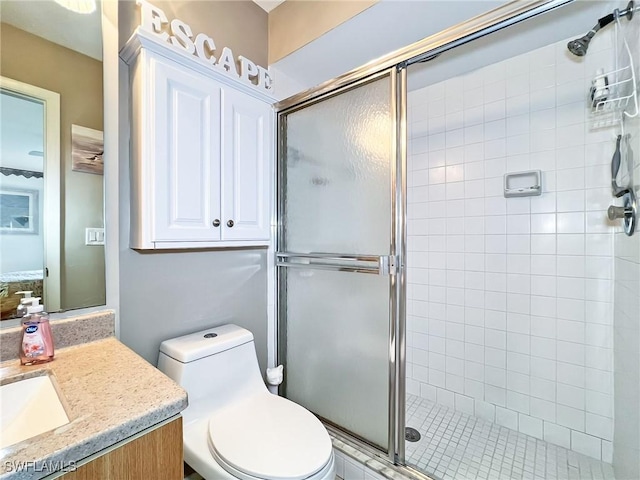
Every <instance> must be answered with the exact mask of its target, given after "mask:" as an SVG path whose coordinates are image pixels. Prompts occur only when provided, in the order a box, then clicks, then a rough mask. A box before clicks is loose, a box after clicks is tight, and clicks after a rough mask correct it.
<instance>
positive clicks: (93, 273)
mask: <svg viewBox="0 0 640 480" xmlns="http://www.w3.org/2000/svg"><path fill="white" fill-rule="evenodd" d="M0 19H1V20H2V25H1V26H0V27H1V28H0V74H1V75H2V77H1V78H0V81H1V83H0V307H1V312H2V316H1V318H2V320H6V319H10V318H15V317H16V307H17V306H18V304H19V299H20V295H17V294H16V292H18V291H24V290H30V291H33V296H39V297H42V298H43V302H44V305H45V310H47V311H48V312H56V311H65V310H71V309H77V308H84V307H91V306H97V305H104V304H105V303H106V301H105V273H104V270H105V262H104V201H103V191H104V190H103V175H102V137H101V136H102V130H103V88H102V81H103V80H102V78H103V75H102V32H101V5H100V3H98V4H97V8H96V9H95V11H94V12H93V13H90V14H79V13H75V12H72V11H70V10H68V9H66V8H65V7H63V6H62V5H60V4H58V3H57V2H55V1H54V0H38V1H35V0H32V1H28V2H26V1H24V0H2V1H0ZM7 323H11V324H12V325H13V324H15V322H1V324H3V325H6V324H7Z"/></svg>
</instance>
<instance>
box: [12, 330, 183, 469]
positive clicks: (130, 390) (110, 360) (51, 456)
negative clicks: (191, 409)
mask: <svg viewBox="0 0 640 480" xmlns="http://www.w3.org/2000/svg"><path fill="white" fill-rule="evenodd" d="M43 371H47V373H49V374H50V375H52V376H53V377H54V378H55V380H56V382H57V384H58V387H59V391H60V394H61V397H63V399H64V402H65V408H66V410H67V415H68V416H69V419H70V423H68V424H67V425H63V426H62V427H59V428H57V429H55V430H52V431H49V432H45V433H43V434H41V435H38V436H36V437H33V438H30V439H28V440H25V441H23V442H20V443H17V444H14V445H11V446H9V447H6V448H5V449H3V450H1V451H0V478H2V479H9V478H20V479H36V478H42V477H45V476H47V475H49V474H51V473H52V471H51V470H47V465H54V466H55V465H59V466H62V465H68V464H69V463H73V462H79V461H80V460H81V459H83V458H85V457H88V456H90V455H93V454H94V453H96V452H99V451H100V450H102V449H104V448H107V447H109V446H111V445H114V444H115V443H117V442H120V441H121V440H124V439H126V438H128V437H131V436H132V435H135V434H136V433H138V432H141V431H142V430H144V429H146V428H149V427H151V426H153V425H155V424H157V423H159V422H162V421H163V420H166V419H168V418H170V417H172V416H174V415H176V414H178V413H179V412H181V411H182V410H184V409H185V408H186V407H187V393H186V392H185V391H184V390H183V389H182V388H181V387H180V386H178V385H177V384H176V383H175V382H174V381H173V380H171V379H169V378H168V377H166V376H165V375H164V374H163V373H161V372H160V371H159V370H157V369H156V368H154V367H153V366H151V365H150V364H149V363H147V362H146V361H145V360H144V359H142V358H141V357H139V356H138V355H136V354H135V353H134V352H133V351H131V350H130V349H129V348H127V347H126V346H125V345H123V344H122V343H120V342H119V341H118V340H116V339H115V338H113V337H111V338H106V339H103V340H98V341H94V342H91V343H85V344H82V345H77V346H72V347H68V348H63V349H60V350H57V351H56V357H55V359H54V360H53V361H52V362H49V363H45V364H40V365H34V366H29V367H26V366H21V365H20V361H19V360H10V361H6V362H4V363H0V381H3V383H5V381H6V379H11V380H13V379H20V378H29V377H32V376H37V375H38V374H42V372H43ZM41 407H42V408H45V409H46V408H47V406H46V405H42V406H41ZM29 462H31V463H29ZM34 462H35V463H34ZM17 465H29V466H30V468H29V469H28V471H21V472H16V471H15V468H16V466H17Z"/></svg>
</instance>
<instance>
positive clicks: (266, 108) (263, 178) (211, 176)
mask: <svg viewBox="0 0 640 480" xmlns="http://www.w3.org/2000/svg"><path fill="white" fill-rule="evenodd" d="M135 40H136V36H134V37H132V40H130V41H129V44H127V47H125V49H124V50H123V52H122V54H121V56H122V57H123V59H124V60H125V61H126V62H127V63H129V66H130V70H129V71H130V80H131V82H130V86H131V98H132V119H131V122H132V123H131V127H132V128H131V177H130V178H131V238H130V246H131V248H135V249H143V250H144V249H162V248H172V249H174V248H211V247H240V246H261V245H268V244H269V239H270V220H271V208H272V203H271V197H272V192H271V178H272V172H273V145H274V141H273V138H274V127H273V125H274V111H273V108H272V106H271V102H270V101H269V100H270V99H269V97H267V96H266V95H263V94H262V93H260V92H255V93H254V92H252V91H251V87H250V86H245V85H240V84H238V85H235V84H236V83H238V82H236V81H234V80H233V79H230V78H227V76H226V75H225V74H224V73H222V72H218V71H216V70H215V69H212V68H211V67H210V66H206V65H202V64H201V63H202V62H201V61H200V60H198V59H197V58H192V57H189V56H186V55H184V54H181V53H180V52H176V51H174V50H173V49H172V48H171V47H170V46H167V45H162V44H160V45H157V44H156V42H152V41H149V42H151V43H149V44H147V42H144V41H143V42H139V41H138V42H137V44H136V45H135V46H134V47H132V46H131V45H130V44H131V43H132V42H134V41H135Z"/></svg>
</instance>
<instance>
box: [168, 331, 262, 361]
mask: <svg viewBox="0 0 640 480" xmlns="http://www.w3.org/2000/svg"><path fill="white" fill-rule="evenodd" d="M251 341H253V334H252V333H251V332H250V331H249V330H246V329H244V328H242V327H238V326H237V325H231V324H230V325H220V326H219V327H213V328H208V329H207V330H202V331H200V332H196V333H190V334H189V335H184V336H182V337H177V338H172V339H170V340H165V341H164V342H162V343H161V344H160V352H161V353H164V354H165V355H168V356H169V357H171V358H173V359H175V360H177V361H179V362H182V363H189V362H193V361H194V360H198V359H200V358H203V357H208V356H209V355H214V354H216V353H220V352H224V351H225V350H229V349H230V348H233V347H237V346H238V345H242V344H244V343H248V342H251Z"/></svg>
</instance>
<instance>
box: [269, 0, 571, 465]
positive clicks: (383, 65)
mask: <svg viewBox="0 0 640 480" xmlns="http://www.w3.org/2000/svg"><path fill="white" fill-rule="evenodd" d="M574 1H575V0H530V1H527V2H523V1H520V0H512V1H510V2H508V3H506V4H504V5H501V6H499V7H497V8H495V9H493V10H490V11H488V12H486V13H484V14H481V15H478V16H477V17H474V18H471V19H469V20H467V21H464V22H461V23H459V24H457V25H454V26H453V27H451V28H448V29H445V30H442V31H441V32H439V33H436V34H435V35H432V36H430V37H427V38H425V39H423V40H420V41H418V42H416V43H414V44H411V45H408V46H406V47H403V48H400V49H398V50H396V51H394V52H391V53H389V54H387V55H385V56H382V57H380V58H378V59H376V60H373V61H371V62H369V63H367V64H365V65H363V66H362V67H359V68H356V69H354V70H352V71H350V72H347V73H345V74H343V75H341V76H339V77H337V78H334V79H331V80H328V81H326V82H324V83H322V84H320V85H318V86H316V87H313V88H311V89H309V90H306V91H302V92H300V93H298V94H296V95H293V96H291V97H289V98H286V99H284V100H281V101H280V102H277V103H276V104H275V108H276V111H277V125H278V128H277V155H276V179H275V182H276V192H281V188H282V186H283V185H284V182H283V180H284V178H282V168H281V159H282V157H283V152H284V150H283V147H284V142H285V140H286V138H285V137H284V133H283V132H284V130H285V129H286V120H285V117H283V114H286V113H290V112H292V111H295V110H296V109H299V108H303V107H304V106H307V105H309V104H311V103H314V102H315V101H317V100H319V99H326V98H329V97H331V96H333V95H338V94H340V93H342V92H343V91H345V89H349V88H352V87H354V86H357V85H359V84H361V83H362V82H366V81H369V80H371V79H373V78H376V76H379V75H381V74H384V73H385V72H388V71H389V69H391V70H394V69H395V71H396V75H395V77H394V76H392V79H394V80H393V81H395V82H396V87H395V90H396V97H395V100H394V101H395V108H396V116H395V132H396V135H395V138H394V139H393V141H394V145H395V155H396V178H395V182H394V183H395V187H394V188H395V193H396V194H395V197H394V198H395V206H394V212H393V216H392V219H393V222H394V224H395V226H394V236H395V239H396V245H395V247H394V249H393V252H394V254H395V255H396V260H397V262H396V263H397V268H398V274H397V275H396V278H395V288H392V289H391V292H390V293H391V295H392V296H393V295H395V299H394V304H395V313H394V316H395V319H394V320H392V321H391V322H390V327H391V328H390V339H389V340H390V341H389V362H390V383H393V385H394V388H393V389H392V391H391V392H390V395H392V396H393V398H392V397H391V396H390V399H389V400H390V401H389V407H390V408H389V410H390V412H389V422H390V426H393V427H394V428H393V429H391V428H390V430H389V435H390V442H389V452H388V454H389V455H388V457H389V458H388V460H389V461H390V462H391V463H393V464H399V465H406V463H405V438H404V424H405V384H406V375H405V373H406V368H405V367H406V265H405V261H406V197H407V186H406V162H407V146H406V144H407V72H406V69H407V67H408V66H409V65H412V64H414V63H419V62H423V61H428V60H429V59H431V58H435V57H436V56H438V55H440V54H441V53H443V52H446V51H448V50H451V49H454V48H456V47H458V46H461V45H464V44H467V43H470V42H472V41H474V40H477V39H479V38H482V37H484V36H486V35H490V34H491V33H494V32H497V31H499V30H502V29H504V28H507V27H509V26H512V25H515V24H517V23H520V22H522V21H525V20H528V19H530V18H533V17H536V16H538V15H542V14H545V13H548V12H550V11H553V10H555V9H558V8H561V7H563V6H565V5H567V4H570V3H573V2H574ZM283 202H284V198H283V196H282V195H280V196H279V197H278V198H277V199H276V207H277V208H276V211H277V213H276V225H275V229H274V231H275V239H274V245H275V246H276V252H278V251H280V250H279V249H280V247H281V246H282V245H281V244H280V241H281V238H283V225H282V222H281V215H280V213H281V212H282V203H283ZM274 270H275V289H276V292H275V298H276V339H277V349H276V350H277V354H278V360H282V358H283V353H284V354H286V338H285V337H284V333H283V331H282V330H285V328H284V327H286V325H281V313H280V305H282V304H284V301H285V298H283V291H282V290H283V289H280V288H279V285H280V284H281V278H280V277H281V276H280V272H279V269H278V268H277V267H276V268H275V269H274ZM392 430H393V432H392ZM392 436H393V438H392ZM362 446H363V448H364V449H365V450H370V448H369V447H368V445H367V444H362ZM392 446H393V448H391V447H392ZM410 471H411V473H412V474H414V475H416V474H418V475H420V476H422V474H420V472H417V471H416V470H413V469H411V470H410Z"/></svg>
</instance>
